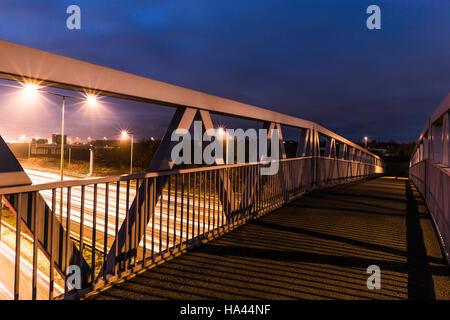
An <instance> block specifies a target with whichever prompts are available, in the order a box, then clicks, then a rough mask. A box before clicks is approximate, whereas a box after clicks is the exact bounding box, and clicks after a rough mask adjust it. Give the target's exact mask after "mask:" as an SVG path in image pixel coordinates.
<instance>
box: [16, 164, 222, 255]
mask: <svg viewBox="0 0 450 320" xmlns="http://www.w3.org/2000/svg"><path fill="white" fill-rule="evenodd" d="M25 171H26V173H27V174H28V176H29V177H30V179H31V180H32V181H33V184H40V183H47V182H52V181H57V180H59V175H57V174H55V173H49V172H44V171H38V170H34V169H25ZM71 179H76V178H74V177H69V176H68V177H64V180H71ZM172 188H173V187H172ZM135 189H136V187H135V184H133V185H131V184H130V192H129V204H130V205H131V203H132V201H133V199H134V197H135V195H136V192H135V191H136V190H135ZM191 189H192V188H191ZM40 193H41V195H42V197H43V198H44V200H45V201H46V203H47V205H48V206H49V207H50V208H51V207H52V191H51V190H44V191H41V192H40ZM59 193H60V192H59V190H57V197H56V198H57V201H56V209H57V210H56V213H57V216H59V212H60V211H59V197H60V196H59ZM191 194H192V190H191ZM108 199H109V200H108V203H109V204H108V208H109V210H108V219H107V221H108V226H107V231H106V232H107V235H108V239H107V244H106V245H107V248H108V250H109V248H110V246H111V245H112V243H113V241H114V238H115V227H116V184H115V183H113V184H110V185H109V197H108ZM190 200H191V201H190V204H189V205H190V210H189V211H190V214H189V219H188V217H187V214H186V212H187V201H186V190H185V198H184V205H183V208H184V213H183V239H185V238H186V225H187V224H189V234H190V237H191V236H192V227H193V226H194V235H195V236H197V231H198V228H199V227H200V233H202V232H203V230H208V213H209V209H210V205H209V204H210V203H211V215H210V221H209V227H210V228H211V229H212V226H213V222H214V224H215V226H217V225H218V221H219V218H220V219H222V217H219V214H218V213H219V212H222V207H221V205H220V203H219V201H218V197H217V196H216V199H215V206H214V198H213V195H212V192H211V199H209V198H208V195H205V197H204V196H203V194H202V195H201V197H200V217H199V215H198V205H199V201H198V195H197V197H196V200H195V221H194V220H193V217H192V216H193V215H192V206H193V205H194V202H193V199H192V195H191V197H190ZM204 200H205V201H204ZM93 201H94V187H93V186H92V185H88V186H86V188H85V201H84V219H83V228H84V229H83V230H84V231H83V243H84V244H87V245H89V246H91V245H92V232H93V211H94V205H93ZM167 201H168V192H167V188H166V189H165V190H164V192H163V210H162V211H161V203H160V201H159V202H158V205H157V207H156V210H155V218H154V220H155V221H154V229H155V234H154V237H153V241H154V252H159V251H164V250H166V249H167V219H168V220H169V230H168V233H169V247H170V246H171V245H172V243H173V238H174V235H176V238H177V242H178V241H179V239H180V238H179V237H180V231H181V196H180V191H179V192H178V199H177V216H176V224H175V225H174V218H175V215H174V211H175V190H171V197H170V211H169V214H167V213H168V210H167V208H168V206H167ZM203 201H204V202H203ZM105 204H106V186H105V184H99V185H98V186H97V210H96V212H97V214H96V224H95V226H96V228H95V229H96V248H97V249H99V250H101V251H103V250H104V233H105ZM126 205H127V204H126V183H122V184H121V187H120V193H119V216H118V219H119V221H118V222H119V227H120V225H121V224H122V222H123V220H124V219H125V216H126ZM66 207H67V204H66V195H65V197H64V200H63V221H64V224H63V225H65V221H66V217H67V216H66V211H67V210H66ZM80 209H81V187H72V191H71V212H70V230H71V236H72V237H73V238H75V239H77V240H78V239H79V238H80V219H81V214H80V211H81V210H80ZM203 210H205V213H206V215H205V217H203ZM214 212H216V214H215V215H213V213H214ZM203 218H205V220H203ZM203 221H205V225H203ZM151 225H152V221H151V219H150V221H149V224H148V228H147V231H146V237H147V242H146V248H147V249H146V250H148V251H147V252H150V250H151V247H152V243H151V241H152V234H151ZM203 228H204V229H203ZM142 247H143V241H141V242H140V248H142ZM89 262H90V261H89Z"/></svg>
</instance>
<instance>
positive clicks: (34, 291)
mask: <svg viewBox="0 0 450 320" xmlns="http://www.w3.org/2000/svg"><path fill="white" fill-rule="evenodd" d="M30 195H31V194H30ZM38 196H39V191H35V192H34V207H33V227H34V232H33V278H32V300H36V295H37V263H38V252H37V249H38V241H39V238H38V233H39V226H38V221H39V219H37V215H38V208H37V207H38V199H39V197H38Z"/></svg>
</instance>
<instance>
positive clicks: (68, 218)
mask: <svg viewBox="0 0 450 320" xmlns="http://www.w3.org/2000/svg"><path fill="white" fill-rule="evenodd" d="M63 190H64V189H61V192H62V193H63V195H64V192H63ZM71 196H72V187H67V197H66V202H67V204H66V207H67V213H66V268H65V270H64V274H65V276H66V277H67V271H68V269H69V262H70V261H69V245H70V213H71V204H70V200H71ZM61 216H62V213H61ZM64 288H65V290H64V293H65V294H67V290H68V287H67V281H65V285H64Z"/></svg>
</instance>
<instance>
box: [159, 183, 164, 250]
mask: <svg viewBox="0 0 450 320" xmlns="http://www.w3.org/2000/svg"><path fill="white" fill-rule="evenodd" d="M160 183H161V182H160ZM158 190H159V186H158ZM163 192H164V185H163V184H162V183H161V199H160V202H159V239H158V241H159V251H158V253H161V251H162V228H163V227H162V212H163V199H164V198H163Z"/></svg>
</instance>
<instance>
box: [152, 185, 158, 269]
mask: <svg viewBox="0 0 450 320" xmlns="http://www.w3.org/2000/svg"><path fill="white" fill-rule="evenodd" d="M152 186H153V187H152V190H151V192H152V254H151V256H152V261H153V259H154V258H155V211H156V203H157V201H156V177H154V178H153V179H152Z"/></svg>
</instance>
